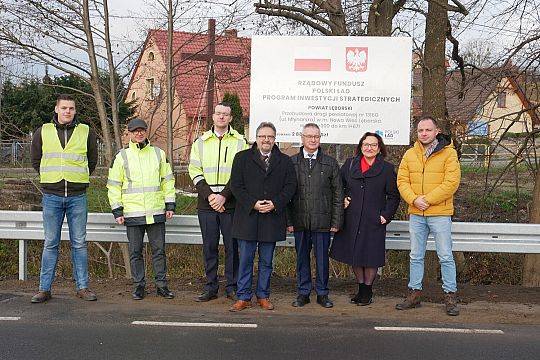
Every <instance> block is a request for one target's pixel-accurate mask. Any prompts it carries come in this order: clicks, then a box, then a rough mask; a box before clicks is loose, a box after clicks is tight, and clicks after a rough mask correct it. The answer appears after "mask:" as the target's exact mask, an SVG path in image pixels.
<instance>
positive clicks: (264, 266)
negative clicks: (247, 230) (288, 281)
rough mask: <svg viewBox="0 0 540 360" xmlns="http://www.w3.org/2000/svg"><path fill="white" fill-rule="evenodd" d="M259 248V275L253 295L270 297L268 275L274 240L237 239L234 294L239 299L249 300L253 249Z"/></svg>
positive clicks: (261, 297)
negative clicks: (235, 287)
mask: <svg viewBox="0 0 540 360" xmlns="http://www.w3.org/2000/svg"><path fill="white" fill-rule="evenodd" d="M257 246H258V248H259V275H258V278H257V290H256V291H255V295H257V297H258V298H259V299H266V298H268V297H270V277H271V276H272V259H273V258H274V249H275V248H276V243H275V242H258V241H248V240H240V239H238V250H240V263H239V266H238V283H237V290H236V296H237V297H238V299H240V300H244V301H251V297H252V291H251V283H252V281H253V262H254V259H255V250H257Z"/></svg>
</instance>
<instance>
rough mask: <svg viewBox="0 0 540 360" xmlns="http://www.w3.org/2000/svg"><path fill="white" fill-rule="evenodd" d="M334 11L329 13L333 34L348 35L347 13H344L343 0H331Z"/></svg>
mask: <svg viewBox="0 0 540 360" xmlns="http://www.w3.org/2000/svg"><path fill="white" fill-rule="evenodd" d="M328 3H329V4H331V6H332V8H333V11H331V12H329V13H328V17H329V18H330V30H331V31H332V35H333V36H347V35H349V34H348V32H347V24H346V22H345V14H344V13H343V7H342V6H341V0H329V1H328Z"/></svg>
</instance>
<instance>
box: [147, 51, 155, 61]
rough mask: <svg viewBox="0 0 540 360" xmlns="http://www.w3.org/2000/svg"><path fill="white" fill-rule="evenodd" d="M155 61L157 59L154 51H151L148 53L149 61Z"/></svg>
mask: <svg viewBox="0 0 540 360" xmlns="http://www.w3.org/2000/svg"><path fill="white" fill-rule="evenodd" d="M154 59H155V56H154V53H153V52H152V51H150V52H149V53H148V61H154Z"/></svg>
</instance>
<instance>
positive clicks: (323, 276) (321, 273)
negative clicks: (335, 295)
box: [294, 230, 330, 296]
mask: <svg viewBox="0 0 540 360" xmlns="http://www.w3.org/2000/svg"><path fill="white" fill-rule="evenodd" d="M329 246H330V233H329V232H316V231H309V230H306V231H295V232H294V247H295V248H296V277H297V285H298V294H300V295H307V296H309V294H310V293H311V288H312V285H311V248H312V247H313V252H314V253H315V261H316V271H317V277H316V281H315V291H316V292H317V295H328V275H329V264H328V247H329Z"/></svg>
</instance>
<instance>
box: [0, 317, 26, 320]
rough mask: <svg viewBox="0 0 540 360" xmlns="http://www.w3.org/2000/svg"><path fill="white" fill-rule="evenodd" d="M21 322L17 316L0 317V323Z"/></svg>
mask: <svg viewBox="0 0 540 360" xmlns="http://www.w3.org/2000/svg"><path fill="white" fill-rule="evenodd" d="M17 320H21V318H20V317H18V316H0V321H17Z"/></svg>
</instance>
